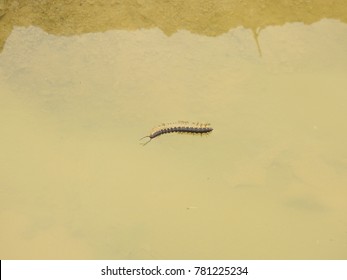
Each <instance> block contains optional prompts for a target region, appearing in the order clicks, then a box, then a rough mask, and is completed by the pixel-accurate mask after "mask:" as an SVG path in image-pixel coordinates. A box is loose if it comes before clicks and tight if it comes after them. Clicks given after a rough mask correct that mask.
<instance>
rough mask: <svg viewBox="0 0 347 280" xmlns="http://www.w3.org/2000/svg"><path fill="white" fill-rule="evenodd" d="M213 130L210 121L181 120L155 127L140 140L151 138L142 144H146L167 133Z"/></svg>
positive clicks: (204, 132) (196, 132)
mask: <svg viewBox="0 0 347 280" xmlns="http://www.w3.org/2000/svg"><path fill="white" fill-rule="evenodd" d="M212 130H213V128H212V127H211V126H210V124H209V123H189V122H186V121H179V122H177V123H167V124H165V123H163V124H161V125H160V126H158V127H156V128H154V129H153V130H152V132H151V133H150V134H149V135H147V136H144V137H142V138H141V139H140V140H142V139H144V138H149V140H148V141H147V142H145V143H143V144H142V145H143V146H144V145H146V144H147V143H149V142H151V140H152V139H154V138H156V137H158V136H160V135H162V134H167V133H174V132H177V133H189V134H201V135H202V134H208V133H210V132H211V131H212Z"/></svg>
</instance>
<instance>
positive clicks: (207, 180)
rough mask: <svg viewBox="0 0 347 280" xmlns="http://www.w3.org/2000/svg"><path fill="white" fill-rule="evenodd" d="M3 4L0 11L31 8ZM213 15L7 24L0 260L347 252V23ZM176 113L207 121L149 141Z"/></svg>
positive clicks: (0, 61) (329, 255)
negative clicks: (205, 128) (234, 22)
mask: <svg viewBox="0 0 347 280" xmlns="http://www.w3.org/2000/svg"><path fill="white" fill-rule="evenodd" d="M9 2H10V3H9V8H8V11H7V12H6V14H5V15H4V16H3V17H2V18H1V20H0V24H1V21H3V22H5V23H6V21H7V24H10V22H12V23H15V22H16V20H15V17H14V16H15V15H16V13H17V14H20V15H23V14H24V15H26V18H27V19H28V18H29V19H30V18H32V17H33V16H34V15H33V14H32V10H31V9H29V8H27V10H25V9H24V8H25V7H24V8H23V7H21V6H20V8H18V5H17V6H16V1H9ZM23 2H25V1H23ZM87 2H89V3H93V1H87ZM96 2H97V1H95V3H96ZM116 2H117V1H113V2H112V3H116ZM119 2H121V1H119ZM129 2H133V1H129ZM142 2H143V3H142V6H141V7H142V9H143V6H144V5H145V3H144V1H142ZM153 2H155V1H151V3H152V4H153ZM188 2H189V1H188ZM193 2H194V1H192V3H193ZM241 2H243V3H248V5H250V4H249V2H251V1H248V2H247V1H239V3H241ZM267 2H268V1H264V3H265V4H268V3H267ZM38 3H39V2H38ZM117 3H118V2H117ZM138 3H140V1H139V2H138ZM182 3H183V2H182ZM182 3H181V4H182ZM194 3H195V2H194ZM203 3H205V4H206V6H208V3H211V2H210V1H203ZM234 3H236V1H234ZM154 4H155V3H154ZM154 4H153V5H154ZM265 4H264V5H265ZM37 5H38V6H39V4H37ZM42 5H43V4H42ZM67 5H68V4H67ZM124 5H125V4H124ZM182 5H183V4H182ZM99 6H100V5H99ZM145 6H146V5H145ZM154 6H155V5H154ZM127 7H128V8H129V9H130V8H131V9H134V10H136V9H137V10H136V11H138V10H139V9H140V8H139V7H136V6H131V5H129V6H127ZM202 7H204V5H202ZM36 8H37V7H36ZM60 8H61V9H62V10H59V13H63V11H64V8H65V7H64V6H62V7H60ZM68 8H69V6H66V9H68ZM91 8H93V5H92V7H89V8H88V9H91ZM210 8H211V9H212V10H213V9H214V10H216V9H217V10H218V7H210ZM238 8H239V9H241V8H242V6H241V8H240V7H238ZM11 9H12V10H11ZM23 9H24V10H23ZM88 9H87V11H89V13H91V10H88ZM264 9H266V5H265V8H264ZM52 10H53V8H52ZM141 11H142V14H143V13H144V12H143V10H141ZM159 11H160V9H159ZM162 11H165V12H167V13H168V14H170V13H174V10H170V9H169V8H168V7H164V8H163V7H162ZM203 11H204V10H203V8H202V12H203ZM24 12H26V13H24ZM11 13H12V14H11ZM57 13H58V12H57ZM148 13H149V12H148ZM149 14H150V13H149ZM174 14H175V13H174ZM312 14H316V13H312ZM312 14H309V13H308V14H307V17H308V18H309V17H312ZM11 15H12V16H13V17H12V18H11ZM158 15H160V13H159V12H158ZM286 15H287V14H286V10H285V9H283V14H282V17H280V18H281V19H282V21H286ZM98 16H99V17H100V14H98ZM182 17H183V16H182ZM230 17H232V14H230ZM158 18H160V17H158ZM217 18H218V17H217ZM264 18H267V17H266V16H264V17H263V18H262V17H260V19H264ZM188 19H189V17H188V15H185V16H184V20H186V21H187V22H189V21H188ZM194 19H195V18H194V17H193V16H192V20H191V21H192V22H194ZM256 19H257V18H255V20H256ZM258 19H259V18H258ZM21 20H22V21H25V17H24V18H23V17H22V18H21ZM79 20H80V21H81V22H80V23H81V24H80V25H81V29H83V27H84V25H83V24H86V23H84V22H83V20H82V17H81V18H80V19H79ZM197 21H198V20H197ZM211 21H212V22H213V23H214V24H215V27H216V28H215V29H213V30H214V32H215V33H213V32H206V33H204V32H202V31H197V30H198V28H197V29H196V30H193V29H194V28H184V27H182V26H181V25H179V24H178V23H177V24H176V25H175V24H174V23H175V22H171V23H170V22H166V25H165V26H166V28H167V29H165V28H161V27H162V26H163V23H161V24H159V23H158V24H154V25H155V26H151V25H149V26H145V25H143V27H144V28H143V29H142V28H137V27H136V26H135V25H134V26H132V27H129V26H124V27H120V26H117V28H110V29H105V28H104V27H105V25H102V28H100V30H98V31H97V30H95V31H93V32H92V31H91V30H89V31H90V32H91V33H88V32H87V33H86V32H82V31H81V32H80V31H76V32H75V33H76V34H71V32H69V31H67V32H66V34H62V33H64V32H58V31H57V30H55V31H54V30H53V29H54V28H53V27H55V25H54V24H53V25H52V26H53V27H52V26H51V28H48V27H47V25H45V26H43V25H41V23H42V22H41V23H40V24H38V23H37V24H35V22H31V23H30V24H29V25H27V24H24V23H23V24H22V25H21V24H19V23H17V24H13V25H11V28H10V29H9V30H10V31H9V32H8V34H7V35H8V36H7V35H6V36H7V37H6V40H5V41H4V47H3V50H2V52H1V53H0V82H1V92H0V128H1V130H0V155H1V156H0V222H1V230H0V259H75V258H77V259H346V258H347V203H346V197H347V146H346V143H347V125H346V119H347V110H346V104H347V94H346V88H347V87H346V86H347V84H346V72H347V55H346V48H347V25H346V23H344V22H343V21H341V20H339V19H333V18H330V19H327V18H324V17H323V16H322V18H321V19H317V20H316V21H315V22H310V24H304V23H303V22H305V21H304V20H302V21H301V22H300V20H297V22H291V21H290V20H288V23H286V24H284V25H278V23H276V24H275V23H274V25H271V24H268V25H266V26H263V25H261V24H260V25H259V26H258V27H259V28H260V27H261V30H258V31H257V32H258V33H256V34H255V32H254V31H252V29H249V28H245V27H243V26H239V27H236V26H231V25H230V26H229V27H230V28H229V29H227V30H226V31H223V32H222V31H220V32H219V31H218V30H224V29H226V26H227V25H222V24H220V25H218V23H215V21H214V20H213V19H211ZM270 21H271V20H270ZM309 21H310V19H309ZM71 22H73V21H72V20H71ZM77 22H78V21H77ZM134 22H135V23H136V22H137V21H134ZM149 22H153V21H149ZM305 23H307V22H305ZM64 24H66V25H68V23H66V21H64ZM103 24H105V23H103ZM170 24H171V25H170ZM139 25H140V24H139ZM8 26H9V25H8ZM85 26H86V29H88V26H89V25H87V24H86V25H85ZM96 26H97V25H96ZM196 26H200V27H201V30H207V29H206V28H205V29H204V28H203V27H204V25H203V23H199V24H198V23H196ZM211 26H213V24H212V25H211ZM244 26H246V24H244ZM70 27H71V26H70ZM158 27H159V28H158ZM218 27H219V29H218ZM246 27H247V26H246ZM248 27H249V26H248ZM66 28H68V27H66ZM44 30H45V31H44ZM211 30H212V29H210V31H211ZM216 30H217V31H218V32H217V31H216ZM60 31H61V30H60ZM101 31H104V32H101ZM163 31H164V32H163ZM47 32H48V33H47ZM57 33H60V34H57ZM72 33H73V32H72ZM216 33H218V34H216ZM67 35H68V36H67ZM207 35H215V36H207ZM177 120H186V121H202V122H210V123H211V125H212V127H213V128H214V131H213V132H212V134H211V135H209V136H206V137H205V136H204V137H200V136H191V135H180V134H178V135H163V136H160V137H158V138H156V139H153V140H152V141H151V143H149V144H148V145H146V146H144V147H143V146H141V145H139V141H138V139H139V138H141V137H142V136H145V135H147V134H148V133H149V132H150V130H151V129H152V127H153V126H156V125H158V124H161V123H162V122H171V121H177Z"/></svg>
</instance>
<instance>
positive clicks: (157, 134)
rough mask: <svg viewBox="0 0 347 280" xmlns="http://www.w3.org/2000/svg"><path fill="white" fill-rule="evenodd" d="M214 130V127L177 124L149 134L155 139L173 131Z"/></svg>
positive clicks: (198, 131)
mask: <svg viewBox="0 0 347 280" xmlns="http://www.w3.org/2000/svg"><path fill="white" fill-rule="evenodd" d="M212 130H213V128H212V127H183V126H177V127H170V128H162V129H160V130H157V131H155V132H153V133H151V134H150V135H148V137H149V138H151V139H153V138H155V137H158V136H160V135H162V134H165V133H172V132H184V133H200V134H203V133H209V132H211V131H212Z"/></svg>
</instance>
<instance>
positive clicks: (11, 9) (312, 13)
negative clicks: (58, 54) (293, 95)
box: [0, 0, 347, 48]
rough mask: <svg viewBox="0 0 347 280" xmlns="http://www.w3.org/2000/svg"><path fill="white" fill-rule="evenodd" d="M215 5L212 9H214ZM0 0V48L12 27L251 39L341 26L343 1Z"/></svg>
mask: <svg viewBox="0 0 347 280" xmlns="http://www.w3.org/2000/svg"><path fill="white" fill-rule="evenodd" d="M217 2H218V4H217ZM217 2H216V1H213V0H205V1H200V0H174V1H159V0H59V1H58V0H7V1H6V0H2V1H0V16H1V15H2V16H1V18H0V25H1V31H0V48H2V46H3V44H4V42H5V40H6V38H7V37H8V35H9V34H10V32H11V30H12V28H13V26H15V25H19V26H28V25H35V26H39V27H41V28H42V29H44V30H45V31H47V32H49V33H52V34H61V35H73V34H81V33H85V32H102V31H107V30H110V29H126V30H134V29H138V28H154V27H158V28H160V29H161V30H162V31H163V32H164V33H165V34H167V35H171V34H173V33H175V32H176V31H177V30H180V29H185V30H189V31H191V32H194V33H198V34H204V35H208V36H217V35H219V34H222V33H224V32H227V31H228V30H230V29H231V28H233V27H236V26H244V27H246V28H250V29H252V30H253V31H254V33H255V34H256V33H257V32H258V31H259V30H260V29H262V28H264V27H266V26H268V25H282V24H285V23H287V22H295V21H300V22H304V23H306V24H310V23H313V22H316V21H319V20H320V19H322V18H335V19H339V20H341V21H343V22H346V21H347V20H346V19H347V2H346V1H345V0H335V1H329V3H327V1H326V0H306V1H304V0H291V1H288V0H279V1H274V0H261V1H251V0H248V1H247V0H233V1H229V0H220V1H217Z"/></svg>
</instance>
